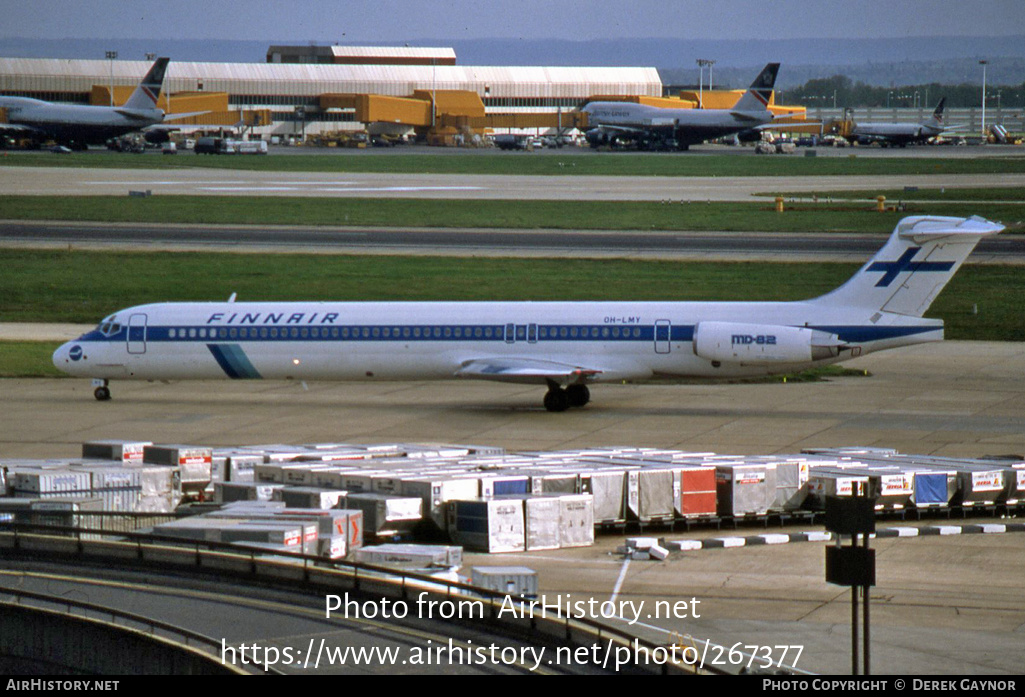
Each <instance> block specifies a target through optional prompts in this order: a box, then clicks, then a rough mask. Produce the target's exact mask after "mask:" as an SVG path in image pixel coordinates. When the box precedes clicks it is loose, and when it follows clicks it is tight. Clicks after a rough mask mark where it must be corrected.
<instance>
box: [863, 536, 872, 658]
mask: <svg viewBox="0 0 1025 697" xmlns="http://www.w3.org/2000/svg"><path fill="white" fill-rule="evenodd" d="M865 546H866V547H867V546H868V538H867V537H866V538H865ZM861 593H862V605H863V608H862V618H861V624H862V626H863V627H864V632H863V634H864V641H865V649H864V654H865V670H863V671H862V675H871V674H872V672H871V671H870V670H869V653H870V652H869V631H868V586H862V587H861Z"/></svg>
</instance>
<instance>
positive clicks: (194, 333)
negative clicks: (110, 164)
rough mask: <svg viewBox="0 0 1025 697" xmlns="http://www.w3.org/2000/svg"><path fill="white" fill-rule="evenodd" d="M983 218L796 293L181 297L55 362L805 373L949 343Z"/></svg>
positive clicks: (365, 374)
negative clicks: (438, 298)
mask: <svg viewBox="0 0 1025 697" xmlns="http://www.w3.org/2000/svg"><path fill="white" fill-rule="evenodd" d="M1003 229H1004V228H1003V226H1002V225H1000V224H997V223H992V222H990V221H988V220H983V219H982V218H977V217H972V218H967V219H966V218H949V217H938V216H915V217H909V218H905V219H903V220H902V221H901V222H900V223H899V224H898V225H897V227H896V229H895V230H894V231H893V234H892V235H891V236H890V239H889V241H888V242H887V243H886V245H885V246H884V247H883V248H882V249H881V250H880V251H879V253H877V254H876V255H875V257H874V258H873V259H872V260H871V261H869V262H868V263H867V264H865V265H864V266H863V267H862V268H861V270H860V271H858V272H857V273H856V274H855V275H854V276H853V277H852V278H851V279H850V280H849V281H847V283H845V284H844V285H843V286H841V287H839V288H837V289H836V290H834V291H832V292H830V293H827V294H826V295H823V296H821V297H818V298H814V299H812V300H804V301H798V302H629V301H617V302H348V303H340V302H234V296H232V298H231V299H229V300H228V301H227V302H203V303H195V302H174V303H158V304H152V305H139V306H137V307H130V308H128V309H125V310H120V311H118V312H115V313H114V314H112V315H110V316H109V317H107V318H105V319H104V320H103V321H102V322H101V323H100V325H99V326H98V327H97V328H96V329H95V330H93V331H90V332H88V333H87V334H84V335H83V336H81V337H79V338H78V339H76V340H75V341H70V342H68V343H66V344H64V345H63V346H61V347H60V348H59V349H57V351H56V352H55V353H54V354H53V362H54V365H56V366H57V368H59V369H60V370H62V371H64V372H66V373H69V374H71V375H74V376H80V377H89V378H93V381H94V385H96V390H95V396H96V398H97V399H100V400H105V399H110V389H109V386H108V385H109V381H110V380H118V379H126V380H129V379H134V380H176V379H212V378H234V379H257V378H266V379H291V380H446V379H452V378H476V379H482V380H497V381H505V382H520V383H536V384H539V385H545V384H546V385H547V386H548V392H547V394H546V395H545V398H544V406H545V408H546V409H548V410H549V411H564V410H565V409H567V408H569V407H579V406H583V405H584V404H586V403H587V402H588V401H589V399H590V393H589V390H588V385H590V384H592V383H599V382H608V381H620V380H635V381H642V380H645V379H650V378H673V377H702V378H736V377H741V376H758V375H768V374H778V373H788V372H793V371H799V370H803V369H806V368H809V367H811V366H815V365H825V364H829V363H837V362H840V361H843V360H846V359H849V358H854V357H856V356H860V355H863V354H866V353H870V352H872V351H879V350H882V349H888V348H894V347H897V346H907V345H910V344H918V343H923V342H929V341H940V340H942V339H943V321H942V320H938V319H925V318H923V317H922V315H923V313H924V312H925V311H926V310H927V309H928V307H929V305H930V304H931V303H932V301H933V300H934V299H935V298H936V296H937V295H938V294H939V292H940V291H941V290H942V289H943V287H944V286H945V285H946V284H947V282H948V281H949V280H950V279H951V277H953V275H954V273H955V272H956V271H957V269H958V267H960V265H961V263H962V262H963V261H964V260H965V259H966V258H967V257H968V255H969V254H970V253H971V251H972V249H973V248H974V247H975V245H976V244H977V243H978V241H979V240H980V239H982V238H983V237H986V236H989V235H993V234H996V233H998V232H1000V231H1001V230H1003Z"/></svg>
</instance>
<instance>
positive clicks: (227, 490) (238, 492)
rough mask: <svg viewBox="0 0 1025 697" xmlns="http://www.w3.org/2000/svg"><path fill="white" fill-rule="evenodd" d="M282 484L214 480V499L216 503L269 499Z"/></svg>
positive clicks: (271, 498)
mask: <svg viewBox="0 0 1025 697" xmlns="http://www.w3.org/2000/svg"><path fill="white" fill-rule="evenodd" d="M284 486H285V485H284V484H266V483H264V484H258V483H244V482H214V501H216V502H218V503H234V502H236V501H271V500H273V498H274V492H275V491H277V490H279V489H282V488H284Z"/></svg>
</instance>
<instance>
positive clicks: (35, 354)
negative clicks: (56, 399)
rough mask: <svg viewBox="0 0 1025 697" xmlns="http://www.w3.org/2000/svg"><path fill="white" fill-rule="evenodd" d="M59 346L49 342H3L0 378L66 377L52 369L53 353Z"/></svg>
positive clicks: (0, 356) (0, 351)
mask: <svg viewBox="0 0 1025 697" xmlns="http://www.w3.org/2000/svg"><path fill="white" fill-rule="evenodd" d="M58 346H60V344H59V343H54V342H50V341H5V342H3V343H2V344H0V378H56V377H67V376H66V375H65V374H64V373H62V372H60V371H59V370H57V369H56V368H54V367H53V360H52V359H51V356H53V352H54V351H56V350H57V347H58Z"/></svg>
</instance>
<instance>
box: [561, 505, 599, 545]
mask: <svg viewBox="0 0 1025 697" xmlns="http://www.w3.org/2000/svg"><path fill="white" fill-rule="evenodd" d="M558 501H559V547H590V546H591V545H593V544H594V497H593V496H592V495H591V494H562V495H560V496H559V497H558Z"/></svg>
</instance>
